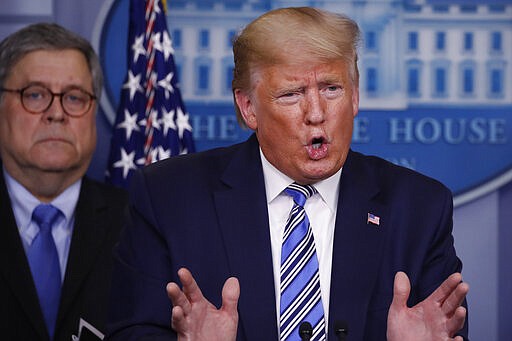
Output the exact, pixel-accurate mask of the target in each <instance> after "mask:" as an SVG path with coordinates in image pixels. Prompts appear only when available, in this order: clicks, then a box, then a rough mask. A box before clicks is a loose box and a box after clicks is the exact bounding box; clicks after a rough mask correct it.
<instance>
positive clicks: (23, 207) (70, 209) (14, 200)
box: [3, 167, 82, 228]
mask: <svg viewBox="0 0 512 341" xmlns="http://www.w3.org/2000/svg"><path fill="white" fill-rule="evenodd" d="M3 173H4V178H5V184H6V187H7V191H8V192H9V197H10V198H11V206H12V209H13V212H14V216H15V217H16V222H17V223H18V227H19V228H24V227H26V226H28V224H29V223H30V221H31V219H32V212H33V211H34V208H36V206H37V205H39V204H41V202H40V201H39V200H38V199H37V198H36V197H35V196H33V195H32V193H30V192H29V191H28V190H27V189H26V188H25V187H23V185H22V184H20V183H19V182H18V181H16V180H15V179H14V178H13V177H12V176H10V175H9V173H7V171H6V170H5V167H3ZM81 184H82V179H79V180H78V181H76V182H75V183H73V184H72V185H71V186H69V187H68V188H66V189H65V190H64V191H63V192H62V193H61V194H60V195H59V196H58V197H57V198H55V199H54V200H53V201H52V202H51V203H50V204H52V205H53V206H55V207H57V208H58V209H59V210H60V211H61V212H62V213H63V214H64V217H65V220H66V221H70V219H71V218H72V217H73V215H74V213H75V207H76V204H77V202H78V196H79V194H80V187H81ZM68 225H69V224H65V226H68Z"/></svg>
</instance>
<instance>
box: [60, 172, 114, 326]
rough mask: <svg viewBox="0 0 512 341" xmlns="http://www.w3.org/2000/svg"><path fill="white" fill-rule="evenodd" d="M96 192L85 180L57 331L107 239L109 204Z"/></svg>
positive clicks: (76, 218)
mask: <svg viewBox="0 0 512 341" xmlns="http://www.w3.org/2000/svg"><path fill="white" fill-rule="evenodd" d="M95 191H97V189H96V188H95V187H94V186H93V185H92V184H91V183H90V182H89V181H88V180H87V179H86V178H84V179H83V182H82V187H81V189H80V196H79V198H78V202H77V207H76V210H75V226H74V228H73V235H72V237H71V246H70V250H69V257H68V263H67V267H66V275H65V278H64V283H63V285H62V297H61V305H60V310H59V316H58V320H57V328H58V327H59V322H62V320H63V319H64V317H65V316H66V313H67V312H68V311H69V309H70V308H71V307H72V305H73V301H74V300H75V299H76V296H77V295H78V294H79V292H80V288H81V286H82V284H83V282H84V280H85V279H86V277H87V274H88V273H89V271H91V269H92V267H93V265H94V263H95V259H96V257H97V255H98V254H99V251H100V248H101V245H102V243H103V240H104V238H105V230H106V226H104V225H105V222H106V221H108V220H107V219H106V218H105V217H104V216H103V214H104V213H102V208H104V207H105V206H106V203H105V202H104V199H103V197H102V196H101V195H99V194H97V193H95ZM104 212H106V210H104Z"/></svg>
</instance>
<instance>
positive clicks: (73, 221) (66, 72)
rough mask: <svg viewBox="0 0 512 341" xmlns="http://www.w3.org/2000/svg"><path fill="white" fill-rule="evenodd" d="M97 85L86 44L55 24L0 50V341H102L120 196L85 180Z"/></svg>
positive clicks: (31, 30)
mask: <svg viewBox="0 0 512 341" xmlns="http://www.w3.org/2000/svg"><path fill="white" fill-rule="evenodd" d="M101 87H102V72H101V67H100V64H99V61H98V57H97V55H96V54H95V52H94V50H93V49H92V47H91V45H90V44H89V43H88V42H87V41H86V40H85V39H83V38H81V37H79V36H77V35H76V34H74V33H72V32H69V31H67V30H66V29H64V28H62V27H60V26H58V25H55V24H35V25H31V26H28V27H26V28H24V29H22V30H20V31H18V32H15V33H13V34H12V35H11V36H9V37H7V38H6V39H4V40H3V41H2V42H1V43H0V157H1V159H0V167H1V169H2V171H1V173H0V226H1V229H0V293H1V294H0V295H1V296H0V302H2V304H1V306H2V307H1V308H0V331H1V337H0V338H2V339H6V340H66V341H70V340H72V338H73V336H78V334H80V333H82V334H84V335H85V332H86V330H87V333H89V334H90V335H94V336H95V337H97V338H101V337H102V334H103V325H104V320H105V317H106V306H105V302H106V301H107V295H108V293H109V290H110V269H111V256H110V255H111V249H112V247H113V245H114V244H115V243H116V241H117V239H118V234H119V231H120V228H121V225H122V211H123V207H124V206H125V193H124V192H123V191H122V190H118V189H115V188H112V187H108V186H106V185H103V184H100V183H98V182H95V181H93V180H91V179H88V178H87V177H85V173H86V170H87V168H88V166H89V164H90V162H91V159H92V155H93V153H94V150H95V147H96V117H95V111H96V108H97V103H98V96H99V94H100V93H101ZM56 97H58V98H56ZM80 326H82V327H83V326H87V327H88V328H86V329H84V328H83V329H82V330H79V327H80ZM82 336H83V335H82ZM82 339H83V338H82Z"/></svg>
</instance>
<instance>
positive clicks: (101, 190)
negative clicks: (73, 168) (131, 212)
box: [83, 177, 128, 205]
mask: <svg viewBox="0 0 512 341" xmlns="http://www.w3.org/2000/svg"><path fill="white" fill-rule="evenodd" d="M83 186H84V188H83V191H84V193H85V195H87V196H90V197H91V198H104V199H105V200H106V201H107V202H109V203H117V204H120V205H124V204H126V203H127V202H128V192H127V191H126V190H125V189H123V188H119V187H115V186H113V185H110V184H106V183H103V182H100V181H97V180H93V179H91V178H88V177H84V179H83Z"/></svg>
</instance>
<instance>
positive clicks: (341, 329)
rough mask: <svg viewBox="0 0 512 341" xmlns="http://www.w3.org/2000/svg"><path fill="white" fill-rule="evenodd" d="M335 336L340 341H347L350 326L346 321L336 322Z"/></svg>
mask: <svg viewBox="0 0 512 341" xmlns="http://www.w3.org/2000/svg"><path fill="white" fill-rule="evenodd" d="M334 334H336V337H337V338H338V341H345V340H346V339H347V334H348V324H347V322H345V321H339V320H338V321H335V322H334Z"/></svg>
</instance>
